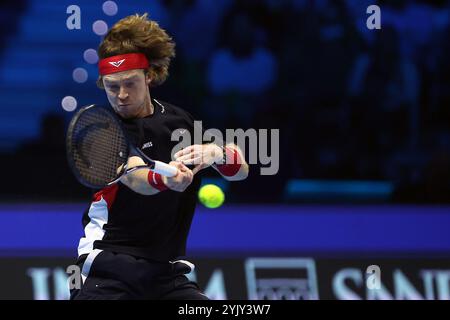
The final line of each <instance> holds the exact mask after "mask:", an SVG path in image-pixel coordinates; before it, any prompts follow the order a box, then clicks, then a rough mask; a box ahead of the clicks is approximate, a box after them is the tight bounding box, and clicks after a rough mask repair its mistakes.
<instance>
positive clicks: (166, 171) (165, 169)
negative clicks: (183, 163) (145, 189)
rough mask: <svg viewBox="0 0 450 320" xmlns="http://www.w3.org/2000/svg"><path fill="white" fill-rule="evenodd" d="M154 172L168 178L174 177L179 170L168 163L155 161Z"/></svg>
mask: <svg viewBox="0 0 450 320" xmlns="http://www.w3.org/2000/svg"><path fill="white" fill-rule="evenodd" d="M153 171H155V172H156V173H159V174H160V175H163V176H166V177H174V176H176V175H177V174H178V168H175V167H174V166H170V165H168V164H167V163H164V162H161V161H155V167H154V168H153Z"/></svg>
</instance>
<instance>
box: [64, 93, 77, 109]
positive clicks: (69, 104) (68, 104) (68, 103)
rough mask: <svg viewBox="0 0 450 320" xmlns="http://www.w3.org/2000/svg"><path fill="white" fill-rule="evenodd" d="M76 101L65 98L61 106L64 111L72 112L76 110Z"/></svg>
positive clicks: (72, 98) (71, 98)
mask: <svg viewBox="0 0 450 320" xmlns="http://www.w3.org/2000/svg"><path fill="white" fill-rule="evenodd" d="M77 104H78V103H77V99H75V98H74V97H72V96H65V97H64V98H63V99H62V101H61V106H62V108H63V109H64V110H66V111H68V112H72V111H73V110H75V109H76V108H77Z"/></svg>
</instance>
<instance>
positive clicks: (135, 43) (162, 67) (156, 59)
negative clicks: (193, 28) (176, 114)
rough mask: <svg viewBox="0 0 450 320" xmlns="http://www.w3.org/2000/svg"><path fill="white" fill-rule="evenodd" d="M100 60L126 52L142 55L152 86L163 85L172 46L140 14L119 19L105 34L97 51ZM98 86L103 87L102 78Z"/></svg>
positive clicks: (153, 22) (154, 23) (145, 17)
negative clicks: (146, 64) (147, 63)
mask: <svg viewBox="0 0 450 320" xmlns="http://www.w3.org/2000/svg"><path fill="white" fill-rule="evenodd" d="M97 52H98V56H99V58H100V59H104V58H108V57H111V56H115V55H119V54H126V53H143V54H145V56H146V57H147V59H148V61H149V63H150V67H149V68H148V70H146V72H148V73H150V76H151V78H152V82H151V86H157V85H160V84H162V83H163V82H164V81H165V80H166V79H167V76H168V75H169V71H168V69H169V65H170V60H171V59H172V58H173V57H175V43H174V42H173V41H172V38H171V37H170V36H169V35H168V34H167V33H166V31H165V30H164V29H162V28H161V27H160V26H159V25H158V23H157V22H156V21H153V20H150V19H148V18H147V13H145V14H143V15H141V16H140V15H138V14H135V15H132V16H128V17H125V18H123V19H121V20H119V21H118V22H117V23H116V24H115V25H114V26H113V27H112V28H111V29H110V30H109V31H108V33H107V34H106V36H105V38H104V39H103V41H102V42H101V43H100V46H99V48H98V50H97ZM97 86H98V87H100V88H103V82H102V78H101V76H100V77H99V78H98V79H97Z"/></svg>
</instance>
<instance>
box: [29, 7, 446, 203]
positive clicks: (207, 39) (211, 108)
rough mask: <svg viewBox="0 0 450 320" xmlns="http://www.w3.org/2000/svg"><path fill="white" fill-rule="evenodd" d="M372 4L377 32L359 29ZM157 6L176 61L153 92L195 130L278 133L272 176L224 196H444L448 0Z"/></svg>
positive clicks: (402, 198)
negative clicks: (346, 186)
mask: <svg viewBox="0 0 450 320" xmlns="http://www.w3.org/2000/svg"><path fill="white" fill-rule="evenodd" d="M375 3H376V4H378V5H379V6H380V7H381V13H382V16H381V23H382V24H381V25H382V29H381V30H369V29H368V28H367V27H366V20H367V18H368V17H369V14H367V13H366V8H367V7H368V6H369V5H371V4H375ZM161 6H162V9H163V10H164V12H165V15H164V16H165V19H164V21H161V25H162V26H163V27H164V28H165V29H166V30H167V31H168V32H169V33H170V34H171V35H172V36H173V38H174V40H175V42H176V44H177V57H176V59H175V60H174V61H173V64H172V66H171V70H170V77H169V80H168V81H167V83H166V84H164V85H163V86H161V87H158V88H155V89H154V93H153V96H155V97H159V98H161V99H162V100H165V101H168V102H171V103H173V104H176V105H179V106H181V107H184V108H186V109H188V110H189V111H190V112H191V113H192V114H193V115H194V116H195V118H196V119H199V120H203V122H204V126H207V127H214V128H219V129H225V128H243V129H244V130H245V129H248V128H267V129H271V128H274V129H280V151H281V156H280V171H279V174H278V175H277V176H273V177H261V176H258V173H259V170H253V174H252V175H251V176H250V179H249V181H248V182H241V183H239V184H236V185H235V186H233V187H232V189H231V190H232V191H233V190H234V196H232V199H233V198H234V199H235V200H236V201H253V200H254V201H259V200H261V198H263V197H264V199H266V200H275V201H276V200H280V199H281V198H282V192H283V190H284V186H285V184H286V182H287V181H288V179H293V178H297V179H324V180H336V179H343V180H388V181H392V182H393V183H394V184H395V186H396V191H395V193H394V195H393V199H392V200H393V201H395V202H449V201H450V111H449V110H450V60H449V59H448V57H450V41H449V39H450V21H449V17H450V1H445V0H442V1H419V0H415V1H413V0H411V1H404V0H392V1H387V0H386V1H375V0H372V1H366V0H347V1H344V0H342V1H341V0H338V1H334V0H320V1H319V0H247V1H237V0H215V1H210V0H162V1H161ZM149 13H150V18H151V17H152V13H151V12H149ZM46 121H47V122H49V123H50V126H51V127H52V126H53V129H54V128H55V126H54V124H51V123H52V119H50V120H49V119H47V120H46ZM55 121H56V122H57V119H53V122H55ZM44 132H45V130H44ZM48 134H49V136H50V137H51V136H53V139H50V141H54V143H55V145H56V147H55V150H58V151H55V152H59V151H60V150H62V149H61V148H64V146H63V144H64V141H63V139H62V137H61V136H56V135H52V134H51V133H48ZM45 141H46V142H45V143H48V141H49V140H45ZM35 143H38V142H35ZM249 185H250V186H249Z"/></svg>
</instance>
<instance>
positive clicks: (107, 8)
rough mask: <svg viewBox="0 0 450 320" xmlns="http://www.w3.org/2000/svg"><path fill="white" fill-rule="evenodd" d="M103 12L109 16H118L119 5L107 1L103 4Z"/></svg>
mask: <svg viewBox="0 0 450 320" xmlns="http://www.w3.org/2000/svg"><path fill="white" fill-rule="evenodd" d="M102 8H103V12H104V13H105V14H106V15H108V16H114V15H115V14H117V11H118V10H119V8H118V7H117V4H116V3H115V2H114V1H105V2H104V3H103V6H102Z"/></svg>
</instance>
